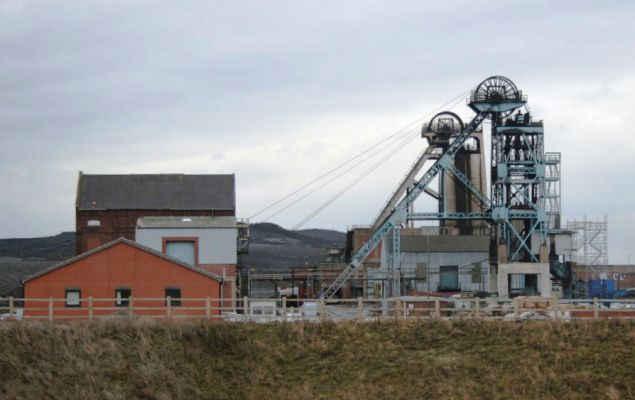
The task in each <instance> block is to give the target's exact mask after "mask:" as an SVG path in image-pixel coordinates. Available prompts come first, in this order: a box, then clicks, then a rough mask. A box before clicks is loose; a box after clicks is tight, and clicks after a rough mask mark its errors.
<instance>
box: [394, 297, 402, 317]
mask: <svg viewBox="0 0 635 400" xmlns="http://www.w3.org/2000/svg"><path fill="white" fill-rule="evenodd" d="M401 312H402V311H401V300H399V299H397V300H395V320H397V321H399V320H400V319H401Z"/></svg>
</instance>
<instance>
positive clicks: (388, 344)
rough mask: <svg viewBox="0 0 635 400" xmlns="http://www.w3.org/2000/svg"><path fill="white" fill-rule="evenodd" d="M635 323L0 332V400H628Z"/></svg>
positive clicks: (102, 325) (160, 325)
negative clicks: (23, 399)
mask: <svg viewBox="0 0 635 400" xmlns="http://www.w3.org/2000/svg"><path fill="white" fill-rule="evenodd" d="M634 345H635V323H631V322H624V321H622V322H619V321H597V322H579V323H570V324H564V323H553V322H546V321H536V322H525V323H506V322H454V323H443V322H437V323H366V324H352V323H351V324H330V323H327V324H288V325H283V324H272V325H254V324H219V323H204V322H196V323H166V322H157V323H150V322H142V321H133V322H99V323H74V324H41V323H9V324H4V325H3V326H0V346H1V347H0V397H2V398H9V399H13V398H37V399H40V398H54V399H58V398H59V399H62V398H103V399H124V398H144V399H179V398H180V399H197V398H202V399H229V398H236V399H270V398H271V399H273V398H277V399H287V398H294V399H304V398H306V399H320V398H324V399H326V398H329V399H368V398H379V399H381V398H385V399H400V398H403V399H415V398H416V399H420V398H422V399H423V398H430V399H437V398H444V399H631V398H635V379H633V378H634V377H635V346H634Z"/></svg>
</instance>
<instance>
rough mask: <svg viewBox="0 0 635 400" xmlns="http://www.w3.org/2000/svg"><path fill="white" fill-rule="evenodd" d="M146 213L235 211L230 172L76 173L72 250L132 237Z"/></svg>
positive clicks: (230, 214)
mask: <svg viewBox="0 0 635 400" xmlns="http://www.w3.org/2000/svg"><path fill="white" fill-rule="evenodd" d="M147 216H209V217H217V216H226V217H235V216H236V195H235V179H234V175H233V174H231V175H185V174H144V175H89V174H83V173H82V172H80V173H79V180H78V183H77V198H76V202H75V225H76V227H75V231H76V251H77V254H82V253H84V252H86V251H88V250H91V249H94V248H96V247H98V246H101V245H103V244H105V243H109V242H111V241H113V240H116V239H118V238H120V237H124V238H127V239H130V240H135V227H136V224H137V220H138V219H139V218H142V217H147Z"/></svg>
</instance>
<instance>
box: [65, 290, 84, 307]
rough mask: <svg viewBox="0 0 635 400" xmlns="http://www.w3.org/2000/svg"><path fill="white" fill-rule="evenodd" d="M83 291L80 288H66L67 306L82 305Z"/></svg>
mask: <svg viewBox="0 0 635 400" xmlns="http://www.w3.org/2000/svg"><path fill="white" fill-rule="evenodd" d="M81 306H82V291H81V290H80V289H78V288H70V289H66V307H81Z"/></svg>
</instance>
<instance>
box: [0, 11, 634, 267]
mask: <svg viewBox="0 0 635 400" xmlns="http://www.w3.org/2000/svg"><path fill="white" fill-rule="evenodd" d="M633 20H635V3H634V2H632V1H562V2H557V1H525V2H510V1H447V0H446V1H439V2H434V1H425V2H423V1H420V0H419V1H391V2H384V1H348V2H347V1H341V0H338V1H320V2H316V1H235V0H234V1H227V2H212V1H179V2H175V1H164V2H159V1H134V2H132V1H114V0H108V1H102V2H86V1H74V2H70V1H28V2H27V1H14V0H2V1H0V50H1V51H2V55H1V57H0V135H2V142H1V143H2V145H1V146H0V188H1V190H2V195H1V196H0V206H1V207H0V237H3V238H8V237H32V236H47V235H53V234H57V233H59V232H61V231H69V230H73V229H74V196H75V189H76V184H77V174H78V171H80V170H81V171H84V172H85V173H161V172H163V173H168V172H172V173H174V172H182V173H235V174H236V181H237V202H238V203H237V206H238V214H239V216H240V217H248V216H250V215H253V214H254V213H256V212H257V211H259V210H260V209H262V208H263V207H265V206H267V205H268V204H269V203H271V202H273V201H275V200H277V199H278V198H280V197H282V196H283V195H284V194H286V193H289V192H291V191H293V190H294V189H296V188H298V187H300V186H301V185H302V184H304V183H306V182H308V181H310V180H312V179H313V178H315V177H317V176H319V175H320V174H322V173H324V172H326V171H327V170H329V169H330V168H331V167H332V166H334V165H337V164H339V163H341V162H344V161H346V160H347V159H349V158H350V157H351V156H353V155H354V154H356V153H357V152H359V151H361V150H363V149H366V148H368V147H369V146H371V145H373V144H374V143H376V142H378V141H379V140H381V139H383V138H385V137H387V136H389V135H391V134H392V133H394V132H395V131H397V130H398V129H400V128H403V127H404V126H407V125H408V124H409V123H410V122H412V121H416V120H418V119H419V118H421V117H423V116H425V115H426V114H428V113H429V112H431V111H433V110H434V109H435V108H437V107H438V106H440V105H442V104H443V103H445V102H446V101H448V100H450V99H452V98H453V97H455V96H457V95H459V94H461V93H463V92H464V91H466V90H468V89H470V88H471V87H474V86H475V85H477V84H478V83H479V82H480V81H482V80H483V79H485V78H486V77H488V76H490V75H496V74H500V75H505V76H508V77H509V78H511V79H512V80H513V81H514V82H515V83H516V84H517V85H518V87H519V88H520V89H522V90H523V91H524V93H526V94H527V95H528V96H529V103H530V107H531V110H532V111H533V113H534V115H535V116H536V117H537V118H542V119H544V121H545V127H546V132H545V135H546V136H545V138H546V139H545V140H546V150H547V151H560V152H562V157H563V168H562V179H563V181H562V189H563V195H562V211H563V218H564V220H565V221H566V220H567V219H574V218H578V219H581V218H583V217H584V215H587V217H588V218H596V217H601V216H602V215H604V214H608V217H609V253H610V258H609V261H610V262H611V263H623V262H626V261H627V258H628V257H629V254H631V253H632V256H633V260H635V251H633V250H634V246H633V245H632V243H633V242H634V240H635V235H634V234H633V225H634V223H635V211H634V209H633V203H634V201H633V198H634V196H635V183H634V179H633V173H632V170H633V168H634V167H635V160H634V158H633V153H634V149H635V138H634V134H633V132H631V128H628V126H629V125H627V124H628V123H629V122H631V124H632V121H633V106H634V105H635V54H634V49H635V45H634V39H633V38H635V24H634V23H633V22H632V21H633ZM454 110H455V111H456V112H458V113H459V114H460V115H461V116H464V117H465V118H469V117H470V116H471V114H470V112H469V111H468V110H467V108H466V107H465V105H464V101H461V102H460V105H459V106H457V107H455V108H454ZM422 146H424V143H423V141H422V140H421V139H415V140H413V141H412V142H411V143H410V144H409V145H408V146H407V147H406V148H405V149H404V150H403V151H401V152H399V153H398V154H397V155H396V156H395V157H393V158H391V159H390V160H389V161H388V162H386V163H385V164H383V165H382V167H381V168H379V169H378V170H377V171H376V172H375V173H373V174H372V175H370V176H368V177H367V178H365V179H364V180H363V181H362V182H360V183H359V184H358V185H357V186H355V188H353V189H352V190H350V191H348V192H346V194H345V195H344V196H342V197H341V198H340V199H339V200H338V201H337V202H335V203H333V204H332V205H331V206H330V207H329V208H327V209H326V210H324V211H323V212H322V213H320V214H319V215H318V216H317V217H315V218H314V219H313V220H311V221H310V222H308V223H307V224H306V226H305V227H320V228H332V229H338V230H345V229H346V228H347V226H350V225H355V224H368V223H370V222H371V220H372V218H373V217H374V216H375V214H376V213H377V211H378V210H379V208H380V207H381V205H382V204H383V202H385V200H386V198H387V197H388V196H389V194H390V192H391V191H392V190H393V189H394V187H395V186H396V184H397V182H398V180H399V179H400V178H401V176H402V175H403V174H404V173H405V172H406V170H407V169H408V167H409V166H410V164H411V162H412V161H413V159H414V157H415V155H416V154H417V153H418V152H419V150H420V149H421V148H422ZM380 156H381V154H380V155H378V157H380ZM376 160H377V159H371V160H369V161H368V162H367V163H366V164H363V165H360V166H359V167H358V168H357V169H355V170H353V171H351V172H350V173H349V174H347V175H345V176H342V177H341V178H340V179H338V180H335V181H333V182H332V183H331V184H330V185H328V187H327V188H325V189H326V190H321V191H318V192H316V193H315V194H314V195H312V196H310V198H307V199H306V200H305V201H302V202H300V203H298V204H297V205H296V206H294V207H291V208H289V209H288V210H287V211H286V212H284V213H281V214H279V215H277V216H276V217H275V218H273V220H272V222H276V223H279V224H281V225H283V226H285V227H287V228H289V227H292V226H293V225H295V224H296V223H297V222H298V221H300V220H301V219H302V218H303V217H305V216H306V215H307V214H308V213H309V212H311V211H312V210H313V209H315V208H316V207H318V206H319V205H320V204H322V203H323V202H324V201H326V200H327V199H328V198H329V197H330V196H332V195H333V194H334V193H336V192H338V191H339V190H341V189H342V188H343V187H344V186H345V185H346V184H347V183H348V182H350V181H351V180H352V179H354V178H355V177H356V176H358V175H359V174H361V173H362V172H363V171H364V170H365V169H366V168H368V167H369V166H371V165H372V164H373V162H375V161H376ZM272 211H273V210H272ZM266 216H267V213H265V214H262V215H261V216H259V217H266ZM258 220H259V218H255V221H258Z"/></svg>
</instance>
